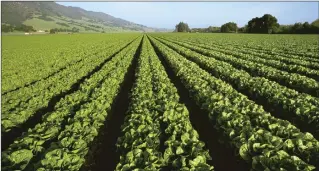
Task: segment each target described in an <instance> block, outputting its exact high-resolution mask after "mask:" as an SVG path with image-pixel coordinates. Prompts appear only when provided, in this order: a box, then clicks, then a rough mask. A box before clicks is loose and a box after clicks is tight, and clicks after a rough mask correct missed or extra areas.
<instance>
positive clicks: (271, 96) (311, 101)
mask: <svg viewBox="0 0 319 171" xmlns="http://www.w3.org/2000/svg"><path fill="white" fill-rule="evenodd" d="M161 41H162V42H163V43H164V44H165V45H167V46H169V47H170V48H172V49H174V50H175V51H177V52H178V53H180V54H182V55H183V56H184V57H186V58H187V59H189V60H191V61H194V62H195V63H197V64H198V65H200V66H201V67H202V68H205V69H206V70H207V71H209V72H210V73H211V74H212V75H213V76H215V77H217V78H220V79H222V80H224V81H226V82H227V83H229V84H230V85H232V86H233V87H234V88H236V90H238V91H241V92H243V93H245V95H248V96H249V97H251V98H253V99H257V100H263V101H262V102H263V103H265V105H268V106H270V107H271V108H279V109H281V113H277V114H278V116H279V117H284V118H287V119H289V120H290V121H295V123H296V124H297V125H298V126H300V127H302V128H305V129H306V128H308V129H309V131H311V133H313V134H314V135H315V136H316V137H318V132H317V131H318V130H319V128H318V126H319V99H318V98H316V97H314V96H311V95H309V94H306V93H300V92H298V91H295V90H293V89H290V88H287V87H286V86H283V85H280V84H278V83H277V82H274V81H271V80H268V79H266V78H264V77H258V76H255V77H254V76H251V75H250V73H248V72H246V71H245V70H239V69H236V68H235V67H233V66H232V65H231V64H230V63H227V62H224V61H222V60H218V58H215V57H208V56H205V55H202V54H201V53H197V52H195V51H192V50H190V49H188V48H185V47H183V46H180V45H178V44H174V43H171V42H169V41H166V40H163V39H161ZM193 47H194V48H196V46H193ZM203 51H204V50H203ZM210 53H211V52H210ZM225 58H226V57H225ZM305 79H307V78H305ZM316 84H318V83H316ZM315 89H317V88H315ZM316 92H317V93H318V90H316ZM287 115H288V116H287Z"/></svg>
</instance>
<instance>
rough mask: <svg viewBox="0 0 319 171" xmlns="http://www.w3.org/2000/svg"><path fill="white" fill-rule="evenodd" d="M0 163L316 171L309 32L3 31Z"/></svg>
mask: <svg viewBox="0 0 319 171" xmlns="http://www.w3.org/2000/svg"><path fill="white" fill-rule="evenodd" d="M1 86H2V87H1V90H2V92H1V97H2V100H1V128H2V132H1V139H2V142H1V144H2V146H1V149H2V159H1V160H2V161H1V164H2V170H4V171H13V170H27V171H29V170H30V171H31V170H37V171H45V170H48V171H53V170H63V171H64V170H65V171H77V170H83V171H84V170H85V171H86V170H104V171H108V170H118V171H130V170H134V171H141V170H148V171H153V170H162V171H165V170H176V171H179V170H183V171H199V170H200V171H209V170H216V171H234V170H236V171H238V170H240V171H248V170H256V171H263V170H267V171H278V170H281V171H297V170H302V171H310V170H319V141H318V140H319V39H318V35H266V34H264V35H262V34H218V33H216V34H202V33H193V34H187V33H151V34H139V33H121V34H120V33H119V34H116V33H114V34H70V35H61V34H60V35H32V36H2V85H1Z"/></svg>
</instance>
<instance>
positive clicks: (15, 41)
mask: <svg viewBox="0 0 319 171" xmlns="http://www.w3.org/2000/svg"><path fill="white" fill-rule="evenodd" d="M133 36H134V37H136V36H137V35H133V34H132V35H126V36H125V35H119V34H114V35H109V36H103V35H102V36H101V35H73V36H67V35H58V36H55V37H51V36H50V37H42V36H40V37H39V36H32V37H23V36H20V37H19V36H14V37H4V38H3V46H2V63H3V66H2V86H1V90H2V92H1V94H2V95H4V94H7V93H9V92H12V91H16V90H17V89H19V88H22V87H25V86H28V85H32V84H33V83H34V82H37V81H39V80H41V79H45V78H47V77H50V76H51V75H53V74H54V73H58V72H59V71H60V70H63V69H64V68H67V67H68V66H69V65H73V64H74V63H76V62H78V61H80V60H81V59H83V56H90V54H92V51H93V50H96V52H98V51H100V50H102V49H104V48H105V44H108V43H110V42H113V41H118V40H120V39H125V37H127V38H129V37H133Z"/></svg>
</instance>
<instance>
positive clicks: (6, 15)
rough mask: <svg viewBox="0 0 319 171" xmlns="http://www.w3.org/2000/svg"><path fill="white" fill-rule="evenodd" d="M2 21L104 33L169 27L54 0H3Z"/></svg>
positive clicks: (46, 27) (45, 27)
mask: <svg viewBox="0 0 319 171" xmlns="http://www.w3.org/2000/svg"><path fill="white" fill-rule="evenodd" d="M1 15H2V23H6V24H10V25H21V24H25V25H29V26H33V27H35V29H52V28H54V27H61V26H60V25H57V24H56V23H60V24H61V23H62V25H63V27H62V28H67V27H68V25H69V26H70V25H71V26H70V27H72V26H73V27H78V28H79V29H81V30H83V31H94V32H103V31H108V30H112V29H113V31H114V30H119V31H121V30H122V31H139V32H160V31H168V29H161V28H152V27H147V26H144V25H142V24H137V23H134V22H130V21H127V20H125V19H122V18H117V17H114V16H112V15H109V14H107V13H104V12H95V11H88V10H85V9H82V8H80V7H73V6H64V5H61V4H58V3H55V2H53V1H46V2H30V1H29V2H17V1H11V2H1Z"/></svg>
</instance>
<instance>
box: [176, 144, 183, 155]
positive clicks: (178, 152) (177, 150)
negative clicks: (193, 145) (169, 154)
mask: <svg viewBox="0 0 319 171" xmlns="http://www.w3.org/2000/svg"><path fill="white" fill-rule="evenodd" d="M183 153H184V150H183V148H182V147H180V146H179V147H177V149H176V154H178V155H179V154H183Z"/></svg>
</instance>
